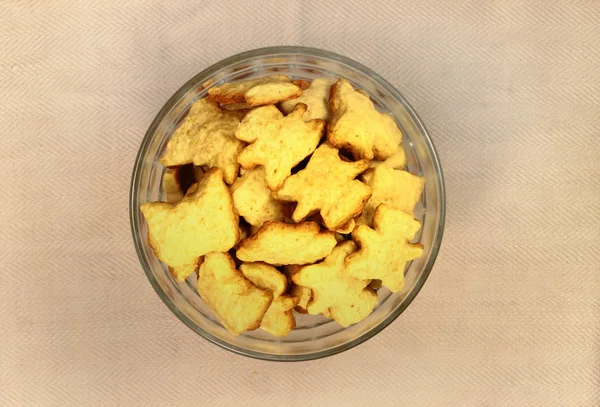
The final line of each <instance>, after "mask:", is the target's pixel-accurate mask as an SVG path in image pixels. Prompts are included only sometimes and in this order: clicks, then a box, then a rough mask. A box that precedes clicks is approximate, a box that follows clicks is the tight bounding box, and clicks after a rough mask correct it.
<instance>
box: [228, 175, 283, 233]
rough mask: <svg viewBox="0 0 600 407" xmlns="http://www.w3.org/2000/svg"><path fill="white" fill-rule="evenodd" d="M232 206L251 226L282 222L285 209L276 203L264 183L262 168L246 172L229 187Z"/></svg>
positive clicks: (281, 204)
mask: <svg viewBox="0 0 600 407" xmlns="http://www.w3.org/2000/svg"><path fill="white" fill-rule="evenodd" d="M231 194H232V196H233V205H234V206H235V209H236V210H237V212H238V214H239V215H240V216H242V217H243V218H244V219H245V220H246V222H248V223H249V224H250V225H253V226H258V227H260V226H262V224H263V223H264V222H266V221H268V220H276V221H283V220H284V219H285V215H284V212H285V208H284V204H283V203H282V202H279V201H277V200H276V199H275V198H274V197H273V195H272V193H271V190H270V189H269V188H268V187H267V184H266V183H265V171H264V168H263V167H256V168H254V169H252V170H249V171H246V172H245V173H244V174H243V175H242V176H241V177H239V178H238V179H237V180H236V181H235V183H234V184H233V185H232V186H231Z"/></svg>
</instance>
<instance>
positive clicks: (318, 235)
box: [237, 221, 336, 266]
mask: <svg viewBox="0 0 600 407" xmlns="http://www.w3.org/2000/svg"><path fill="white" fill-rule="evenodd" d="M335 244H336V241H335V237H334V234H333V232H329V231H321V230H320V227H319V225H318V224H317V223H314V222H302V223H298V224H287V223H282V222H272V221H267V222H265V223H264V224H263V225H262V226H261V228H260V229H259V230H258V232H256V233H255V234H254V235H252V236H250V237H248V238H246V239H244V240H242V241H241V242H240V244H239V246H238V250H237V257H238V258H239V259H240V260H242V261H246V262H254V261H264V262H266V263H269V264H272V265H275V266H279V265H283V264H308V263H313V262H315V261H317V260H320V259H322V258H323V257H325V256H327V255H328V254H329V253H331V250H332V249H333V247H334V246H335Z"/></svg>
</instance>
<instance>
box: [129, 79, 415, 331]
mask: <svg viewBox="0 0 600 407" xmlns="http://www.w3.org/2000/svg"><path fill="white" fill-rule="evenodd" d="M401 141H402V133H401V131H400V129H399V128H398V126H397V125H396V122H395V121H394V120H393V118H392V117H391V116H390V115H388V114H384V113H381V112H379V111H378V110H377V109H376V108H375V107H374V105H373V102H372V101H371V100H370V98H369V96H368V94H366V93H365V92H363V91H362V90H355V89H354V88H353V86H352V84H350V83H349V82H348V81H347V80H345V79H343V78H340V79H334V78H318V79H315V80H313V81H312V82H307V81H304V80H297V81H291V80H290V78H288V77H287V76H284V75H271V76H267V77H264V78H260V79H253V80H246V81H242V82H235V83H226V84H223V85H220V86H216V87H213V88H211V89H209V91H208V97H207V98H203V99H199V100H198V101H197V102H195V103H194V104H193V105H192V106H191V108H190V111H189V113H188V115H187V117H186V118H185V120H184V121H183V123H182V124H181V125H180V126H179V127H178V128H177V130H176V131H175V132H174V134H173V136H172V138H171V139H170V141H169V143H168V145H167V148H166V152H165V153H164V155H163V156H162V158H161V163H162V164H163V165H164V166H165V167H167V168H168V169H167V170H166V172H165V173H164V176H163V189H164V191H165V192H166V196H167V202H149V203H145V204H143V205H142V207H141V210H142V213H143V215H144V217H145V219H146V222H147V225H148V240H149V244H150V246H151V247H152V249H153V250H154V253H155V254H156V256H157V257H158V259H160V260H161V261H162V262H163V263H165V264H166V265H167V266H168V267H169V270H170V272H171V274H172V275H173V277H174V278H176V279H177V280H179V281H184V280H185V279H186V278H187V277H188V276H190V275H191V274H193V273H197V275H198V293H199V294H200V296H201V297H202V299H203V300H204V301H205V302H206V304H207V305H208V307H209V308H210V309H211V310H212V311H213V312H214V313H215V315H216V316H217V317H218V318H219V320H220V321H221V322H222V324H223V326H224V327H225V328H227V329H228V330H229V331H230V332H231V333H233V334H236V335H238V334H240V333H242V332H244V331H248V330H254V329H257V328H261V329H263V330H265V331H266V332H269V333H271V334H273V335H276V336H284V335H287V334H288V333H289V332H290V331H291V330H292V329H294V327H295V326H296V321H295V317H294V310H295V311H296V312H300V313H308V314H311V315H317V314H322V315H324V316H326V317H328V318H332V319H334V320H335V321H337V322H338V323H340V324H341V325H342V326H344V327H347V326H349V325H351V324H355V323H357V322H359V321H361V320H363V319H364V318H366V317H367V316H368V315H369V314H370V313H371V312H372V310H373V309H374V307H375V306H376V305H377V302H378V297H377V293H376V291H375V289H376V288H377V287H378V286H381V285H383V286H385V287H387V288H388V289H390V290H391V291H393V292H397V291H400V290H402V288H403V286H404V269H405V265H406V263H407V262H409V261H411V260H412V259H415V258H417V257H419V256H421V255H422V253H423V246H422V245H420V244H416V243H410V242H411V240H413V239H414V237H415V235H416V233H417V232H418V231H419V229H420V227H421V224H420V223H419V221H417V220H416V219H414V218H413V210H414V208H415V205H416V204H417V202H418V200H419V198H420V195H421V193H422V191H423V182H424V180H423V179H422V178H421V177H419V176H416V175H413V174H411V173H409V172H407V171H405V170H404V168H405V166H406V157H405V155H404V150H403V148H402V144H401ZM374 288H375V289H374Z"/></svg>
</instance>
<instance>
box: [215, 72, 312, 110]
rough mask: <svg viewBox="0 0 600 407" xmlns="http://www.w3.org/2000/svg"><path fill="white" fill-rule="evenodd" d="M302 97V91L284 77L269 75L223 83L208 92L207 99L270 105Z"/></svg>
mask: <svg viewBox="0 0 600 407" xmlns="http://www.w3.org/2000/svg"><path fill="white" fill-rule="evenodd" d="M301 95H302V89H300V87H298V86H297V85H295V84H293V83H291V82H290V78H288V77H287V76H285V75H279V74H277V75H270V76H265V77H262V78H257V79H249V80H246V81H240V82H232V83H224V84H223V85H219V86H215V87H212V88H210V89H209V90H208V99H209V100H212V101H216V102H218V103H222V104H233V103H246V104H247V105H248V106H251V107H252V106H263V105H272V104H275V103H279V102H282V101H285V100H288V99H294V98H297V97H299V96H301Z"/></svg>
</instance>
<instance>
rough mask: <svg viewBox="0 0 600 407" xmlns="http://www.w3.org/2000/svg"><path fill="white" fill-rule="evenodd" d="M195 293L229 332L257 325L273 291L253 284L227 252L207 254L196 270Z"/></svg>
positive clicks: (244, 329)
mask: <svg viewBox="0 0 600 407" xmlns="http://www.w3.org/2000/svg"><path fill="white" fill-rule="evenodd" d="M198 294H200V297H202V299H203V300H204V302H205V303H206V305H208V307H209V308H210V309H211V310H212V311H213V312H214V313H215V315H216V316H217V318H219V321H221V323H222V324H223V326H224V327H225V328H226V329H227V330H228V331H229V332H231V333H232V334H234V335H239V334H240V333H242V332H245V331H251V330H254V329H256V328H258V327H259V326H260V324H261V321H262V320H263V317H264V316H265V314H266V312H267V310H268V309H269V307H270V306H271V303H272V301H273V294H271V293H270V292H269V291H268V290H263V289H260V288H258V287H256V286H255V285H254V284H252V283H251V282H250V281H248V280H247V279H246V278H245V277H244V276H243V274H242V273H241V272H240V271H239V270H237V269H236V268H235V263H234V262H233V260H232V258H231V256H229V254H227V253H209V254H207V255H206V256H205V257H204V262H203V263H202V265H201V266H200V269H199V271H198Z"/></svg>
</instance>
